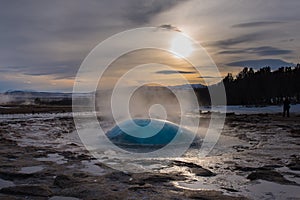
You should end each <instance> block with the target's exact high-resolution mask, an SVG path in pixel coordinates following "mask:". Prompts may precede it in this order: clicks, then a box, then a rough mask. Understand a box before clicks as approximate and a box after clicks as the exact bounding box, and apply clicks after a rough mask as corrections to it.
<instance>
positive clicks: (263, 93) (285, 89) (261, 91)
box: [195, 64, 300, 105]
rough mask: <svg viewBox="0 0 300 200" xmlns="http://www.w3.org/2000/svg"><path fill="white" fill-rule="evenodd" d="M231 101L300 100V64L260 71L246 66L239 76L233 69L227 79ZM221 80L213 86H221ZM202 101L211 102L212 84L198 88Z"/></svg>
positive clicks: (227, 92)
mask: <svg viewBox="0 0 300 200" xmlns="http://www.w3.org/2000/svg"><path fill="white" fill-rule="evenodd" d="M222 83H223V84H224V87H225V90H226V96H227V97H226V98H227V104H228V105H277V104H281V103H282V102H283V99H284V98H287V97H288V98H290V101H291V102H292V103H300V64H297V66H295V67H281V68H279V69H277V70H274V71H272V70H271V67H263V68H261V69H259V70H257V71H254V70H253V69H252V68H248V67H245V68H244V69H243V70H242V71H241V72H240V73H238V74H237V76H236V77H233V75H232V74H231V73H228V75H227V76H226V77H225V78H224V79H223V81H222ZM220 86H221V84H220V83H219V84H216V85H212V86H209V87H220ZM195 92H196V94H197V95H198V98H199V101H200V103H201V104H202V105H203V104H204V105H206V104H209V102H210V99H209V90H208V88H201V89H195Z"/></svg>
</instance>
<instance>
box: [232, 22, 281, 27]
mask: <svg viewBox="0 0 300 200" xmlns="http://www.w3.org/2000/svg"><path fill="white" fill-rule="evenodd" d="M282 23H284V22H280V21H258V22H249V23H241V24H235V25H233V26H232V27H233V28H253V27H261V26H268V25H274V24H282Z"/></svg>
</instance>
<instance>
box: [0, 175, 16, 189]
mask: <svg viewBox="0 0 300 200" xmlns="http://www.w3.org/2000/svg"><path fill="white" fill-rule="evenodd" d="M14 185H15V184H14V183H13V182H12V181H7V180H4V179H1V178H0V189H2V188H6V187H11V186H14Z"/></svg>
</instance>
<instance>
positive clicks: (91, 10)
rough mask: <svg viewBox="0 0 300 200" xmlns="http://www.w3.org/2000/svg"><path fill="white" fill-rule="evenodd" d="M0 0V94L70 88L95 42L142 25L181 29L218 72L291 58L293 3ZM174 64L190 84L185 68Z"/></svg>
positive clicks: (295, 38) (295, 21) (297, 23)
mask: <svg viewBox="0 0 300 200" xmlns="http://www.w3.org/2000/svg"><path fill="white" fill-rule="evenodd" d="M0 3H1V6H0V25H1V31H0V44H1V46H0V92H4V91H6V90H9V89H29V90H39V91H61V92H71V91H72V87H73V80H74V77H75V75H76V72H77V70H78V68H79V66H80V64H81V62H82V61H83V59H84V58H85V57H86V56H87V54H88V53H89V52H90V51H91V50H92V49H93V48H94V47H95V46H96V45H97V44H99V43H100V42H101V41H103V40H105V39H106V38H108V37H110V36H111V35H113V34H117V33H119V32H121V31H125V30H128V29H132V28H138V27H145V26H147V27H149V26H152V27H161V28H165V29H169V30H170V31H182V32H184V33H186V34H187V35H189V36H190V37H192V38H194V39H195V40H196V41H197V42H199V43H200V44H201V45H202V46H204V47H205V49H206V50H207V52H208V53H209V55H210V56H211V57H212V58H213V60H214V61H215V63H216V64H217V66H218V67H219V70H220V72H221V74H222V75H226V74H227V73H233V74H236V73H238V72H239V71H240V69H241V68H242V67H244V66H248V67H253V68H255V69H257V68H259V67H264V66H267V65H270V66H271V67H272V69H276V68H278V67H280V66H288V65H293V64H296V63H298V62H299V54H298V52H299V50H300V45H299V39H300V35H299V34H298V33H299V31H300V30H299V29H300V28H299V27H300V15H299V14H298V12H299V11H298V10H299V7H300V2H299V1H297V0H288V1H280V0H264V1H262V0H255V1H246V0H233V1H225V0H219V1H208V0H203V1H197V0H187V1H186V0H165V1H159V0H152V1H146V0H142V1H139V0H131V1H129V0H128V1H127V0H116V1H108V0H104V1H92V0H88V1H80V0H72V1H71V0H65V1H58V0H54V1H38V0H27V1H9V0H1V1H0ZM118 45H128V43H126V42H124V44H118ZM116 48H117V45H116ZM129 61H130V60H129ZM129 61H128V60H127V61H126V62H129ZM179 69H180V70H181V72H182V74H185V76H187V77H193V78H191V80H192V81H191V82H193V83H196V82H197V79H195V77H196V76H193V74H192V72H189V71H188V70H185V69H184V68H182V67H181V68H179ZM154 74H155V73H154ZM156 75H159V76H160V77H162V76H166V77H170V76H172V72H167V71H163V70H159V69H158V71H157V73H156ZM199 83H200V80H199Z"/></svg>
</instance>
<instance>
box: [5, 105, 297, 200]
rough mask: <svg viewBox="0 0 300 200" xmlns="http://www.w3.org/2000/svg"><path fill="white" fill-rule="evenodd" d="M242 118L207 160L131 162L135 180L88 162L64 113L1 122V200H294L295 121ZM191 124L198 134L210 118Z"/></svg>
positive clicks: (191, 153)
mask: <svg viewBox="0 0 300 200" xmlns="http://www.w3.org/2000/svg"><path fill="white" fill-rule="evenodd" d="M296 107H299V105H297V106H296ZM245 109H248V108H245ZM249 109H253V110H255V109H256V110H260V111H261V108H249ZM278 109H279V112H280V109H281V108H280V107H279V108H278ZM294 109H295V107H292V110H294ZM271 110H273V111H274V110H275V109H273V108H272V109H271ZM295 110H296V109H295ZM276 112H277V111H275V113H276ZM242 113H244V111H243V112H242V111H241V112H240V113H239V115H229V116H228V117H227V119H226V123H225V126H224V128H223V131H222V134H221V137H220V139H219V141H218V143H217V145H216V146H215V147H214V149H213V151H212V152H211V153H210V155H208V156H207V157H205V158H199V157H198V156H197V155H198V152H199V149H198V148H197V147H194V148H191V149H189V150H188V151H187V152H186V154H185V156H184V157H182V158H181V159H176V160H174V159H171V158H170V159H165V160H163V161H161V160H160V161H157V160H156V161H155V162H154V161H153V162H149V160H147V161H143V160H134V159H133V160H131V161H130V162H131V163H132V164H135V165H136V166H137V165H140V166H142V167H144V168H148V169H150V172H147V173H136V174H135V173H123V172H119V171H117V170H114V169H111V168H110V167H108V166H107V165H106V164H104V163H103V162H100V161H99V160H96V159H93V158H92V157H91V156H90V154H89V152H88V151H86V150H85V148H84V147H83V145H82V143H81V141H80V139H79V138H78V135H77V132H76V130H75V126H74V123H73V119H72V115H71V113H61V114H35V115H32V114H25V115H24V114H21V115H1V116H0V142H1V143H0V162H1V165H0V199H1V198H3V199H5V198H12V199H14V198H15V199H18V198H19V199H24V198H29V199H48V198H49V197H52V199H55V198H56V199H63V198H66V197H69V198H71V197H72V198H73V199H76V198H77V199H93V198H94V197H95V196H96V197H97V196H101V197H103V198H105V199H141V198H144V197H148V199H157V198H158V197H159V198H162V199H176V198H177V199H178V198H179V199H197V198H198V199H201V198H203V199H233V198H236V199H247V198H248V199H299V196H300V192H299V191H300V171H299V170H300V162H299V160H300V154H299V152H300V146H299V145H300V142H299V137H300V123H299V122H300V117H299V116H298V115H297V113H293V114H292V116H291V118H282V117H281V115H280V114H251V115H244V114H242ZM193 117H200V122H201V123H200V125H201V130H205V129H206V126H207V124H208V122H209V120H210V115H209V114H202V115H200V116H197V115H195V116H193ZM104 125H106V126H107V129H109V127H111V126H112V124H110V123H107V124H104ZM100 153H101V152H100ZM103 153H104V152H103ZM117 153H118V152H110V154H106V156H104V157H105V158H103V159H107V160H108V161H111V162H112V163H113V162H115V163H119V164H120V163H121V164H122V161H120V160H112V159H111V158H110V155H113V154H117ZM105 163H107V162H105ZM147 163H149V164H147ZM123 164H124V163H123Z"/></svg>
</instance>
